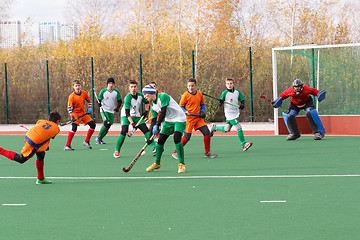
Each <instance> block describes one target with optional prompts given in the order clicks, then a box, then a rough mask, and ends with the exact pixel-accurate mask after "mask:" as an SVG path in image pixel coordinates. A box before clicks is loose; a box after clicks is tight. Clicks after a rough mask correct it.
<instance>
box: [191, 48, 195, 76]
mask: <svg viewBox="0 0 360 240" xmlns="http://www.w3.org/2000/svg"><path fill="white" fill-rule="evenodd" d="M191 64H192V77H193V78H195V54H194V50H192V51H191Z"/></svg>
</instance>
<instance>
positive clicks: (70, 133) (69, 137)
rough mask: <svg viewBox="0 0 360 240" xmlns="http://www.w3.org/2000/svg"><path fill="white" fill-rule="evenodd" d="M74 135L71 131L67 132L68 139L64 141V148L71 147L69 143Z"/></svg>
mask: <svg viewBox="0 0 360 240" xmlns="http://www.w3.org/2000/svg"><path fill="white" fill-rule="evenodd" d="M74 135H75V132H73V131H70V132H69V135H68V138H67V141H66V146H71V141H72V140H73V138H74Z"/></svg>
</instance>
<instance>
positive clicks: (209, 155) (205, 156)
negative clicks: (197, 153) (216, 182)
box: [204, 152, 217, 158]
mask: <svg viewBox="0 0 360 240" xmlns="http://www.w3.org/2000/svg"><path fill="white" fill-rule="evenodd" d="M216 157H217V154H215V153H212V152H208V153H205V155H204V158H216Z"/></svg>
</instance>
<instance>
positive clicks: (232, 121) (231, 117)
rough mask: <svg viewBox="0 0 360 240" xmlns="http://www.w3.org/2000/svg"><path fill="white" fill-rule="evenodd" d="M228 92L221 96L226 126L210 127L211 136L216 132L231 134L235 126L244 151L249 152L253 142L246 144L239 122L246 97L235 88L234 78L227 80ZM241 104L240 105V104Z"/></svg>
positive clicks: (213, 125)
mask: <svg viewBox="0 0 360 240" xmlns="http://www.w3.org/2000/svg"><path fill="white" fill-rule="evenodd" d="M225 85H226V90H225V91H224V92H223V93H222V94H221V96H220V103H219V105H220V106H222V105H224V112H225V118H226V125H225V126H216V125H215V124H211V125H210V132H211V135H213V134H214V131H220V132H225V133H227V132H229V131H230V129H231V127H232V126H235V128H236V130H237V135H238V138H239V140H240V143H241V146H242V148H243V151H246V150H248V149H249V148H250V147H251V146H252V144H253V143H252V142H246V141H245V136H244V133H243V130H242V127H241V124H240V122H239V120H238V118H239V116H240V110H243V109H244V108H245V96H244V95H243V94H242V93H241V92H240V91H239V90H238V89H236V88H235V80H234V79H232V78H227V79H226V80H225ZM224 102H229V103H232V104H234V105H238V106H239V108H238V107H235V106H232V105H230V104H226V103H225V104H224ZM239 103H240V104H239Z"/></svg>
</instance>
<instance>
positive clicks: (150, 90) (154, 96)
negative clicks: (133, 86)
mask: <svg viewBox="0 0 360 240" xmlns="http://www.w3.org/2000/svg"><path fill="white" fill-rule="evenodd" d="M142 92H143V94H144V97H145V98H146V99H147V100H148V101H152V104H151V108H150V109H151V116H152V122H151V127H150V131H151V134H154V135H156V134H157V133H159V132H160V135H159V140H158V142H157V144H156V158H155V162H154V163H153V164H151V165H150V166H149V167H148V168H147V169H146V171H147V172H152V171H154V170H155V169H159V168H160V167H161V163H160V162H161V156H162V154H163V152H164V144H165V142H166V140H167V139H168V137H169V136H170V135H171V134H174V143H175V147H176V150H177V154H178V158H179V165H178V173H184V172H185V160H184V147H183V144H182V142H181V136H182V133H183V132H184V130H185V126H186V115H185V113H184V112H183V110H182V109H181V107H180V106H179V105H178V104H177V103H176V102H175V100H174V99H173V98H172V97H170V96H169V95H168V94H166V93H157V92H156V89H155V88H154V87H153V86H152V85H150V84H149V85H147V86H145V87H144V88H143V90H142ZM158 115H159V118H158V119H157V116H158ZM156 119H157V120H156ZM164 120H165V121H164ZM162 121H164V124H163V126H162V129H161V131H160V125H161V122H162ZM150 136H151V135H150ZM148 142H149V143H150V142H151V141H150V140H149V138H148Z"/></svg>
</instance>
